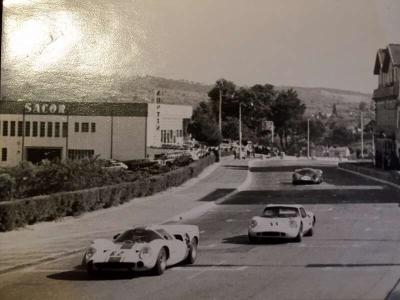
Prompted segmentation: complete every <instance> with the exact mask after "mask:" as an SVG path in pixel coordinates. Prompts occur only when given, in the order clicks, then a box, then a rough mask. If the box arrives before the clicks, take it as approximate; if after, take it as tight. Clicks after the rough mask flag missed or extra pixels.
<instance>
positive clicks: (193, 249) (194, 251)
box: [186, 239, 198, 265]
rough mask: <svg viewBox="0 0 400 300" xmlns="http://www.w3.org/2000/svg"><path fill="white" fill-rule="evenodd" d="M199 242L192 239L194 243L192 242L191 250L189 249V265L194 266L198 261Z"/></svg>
mask: <svg viewBox="0 0 400 300" xmlns="http://www.w3.org/2000/svg"><path fill="white" fill-rule="evenodd" d="M197 244H198V243H197V240H196V239H192V241H191V242H190V246H189V247H190V248H189V253H188V256H187V258H186V263H187V264H190V265H191V264H194V262H195V261H196V257H197Z"/></svg>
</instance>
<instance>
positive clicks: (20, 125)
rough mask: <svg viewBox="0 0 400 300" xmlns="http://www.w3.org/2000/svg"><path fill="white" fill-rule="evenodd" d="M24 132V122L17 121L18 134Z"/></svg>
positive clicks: (20, 134)
mask: <svg viewBox="0 0 400 300" xmlns="http://www.w3.org/2000/svg"><path fill="white" fill-rule="evenodd" d="M23 134H24V122H22V121H18V136H22V135H23Z"/></svg>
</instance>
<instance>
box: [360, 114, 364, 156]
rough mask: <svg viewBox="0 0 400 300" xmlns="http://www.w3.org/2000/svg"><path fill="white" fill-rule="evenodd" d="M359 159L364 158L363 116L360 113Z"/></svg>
mask: <svg viewBox="0 0 400 300" xmlns="http://www.w3.org/2000/svg"><path fill="white" fill-rule="evenodd" d="M360 117H361V158H364V114H363V112H362V111H361V113H360Z"/></svg>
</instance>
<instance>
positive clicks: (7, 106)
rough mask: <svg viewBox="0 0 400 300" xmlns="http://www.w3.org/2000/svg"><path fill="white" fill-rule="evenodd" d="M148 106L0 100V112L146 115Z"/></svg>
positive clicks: (139, 104) (137, 104)
mask: <svg viewBox="0 0 400 300" xmlns="http://www.w3.org/2000/svg"><path fill="white" fill-rule="evenodd" d="M147 108H148V104H147V103H121V102H118V103H106V102H38V101H32V102H29V101H0V114H27V115H28V114H36V115H37V114H40V115H49V114H50V115H70V116H119V117H121V116H137V117H146V116H147V115H148V109H147Z"/></svg>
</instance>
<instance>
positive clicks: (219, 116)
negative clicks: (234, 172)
mask: <svg viewBox="0 0 400 300" xmlns="http://www.w3.org/2000/svg"><path fill="white" fill-rule="evenodd" d="M218 89H219V109H218V125H219V134H220V135H221V138H222V92H221V87H219V88H218ZM221 155H222V149H221V143H220V144H219V147H218V157H219V159H221Z"/></svg>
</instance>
